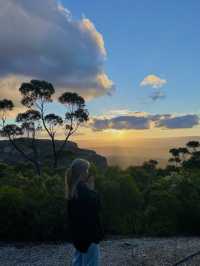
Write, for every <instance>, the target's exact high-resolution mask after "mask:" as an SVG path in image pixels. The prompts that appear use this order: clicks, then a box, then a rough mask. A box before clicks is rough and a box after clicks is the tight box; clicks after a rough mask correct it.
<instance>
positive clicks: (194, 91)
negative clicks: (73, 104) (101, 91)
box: [62, 0, 200, 114]
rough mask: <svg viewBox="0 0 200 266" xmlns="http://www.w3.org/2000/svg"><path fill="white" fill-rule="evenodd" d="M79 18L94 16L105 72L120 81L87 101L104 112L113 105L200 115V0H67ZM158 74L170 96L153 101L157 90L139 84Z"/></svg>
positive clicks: (94, 110) (138, 109)
mask: <svg viewBox="0 0 200 266" xmlns="http://www.w3.org/2000/svg"><path fill="white" fill-rule="evenodd" d="M62 3H63V5H64V6H65V7H66V8H68V9H69V10H70V11H71V13H72V16H73V17H74V18H75V19H79V18H80V17H81V16H85V17H87V18H89V19H90V20H91V21H92V22H93V23H94V24H95V27H96V28H97V30H98V31H99V32H101V33H102V35H103V38H104V41H105V47H106V49H107V53H108V57H107V61H106V64H105V67H106V71H107V73H108V74H109V76H110V78H111V79H112V80H113V81H114V82H115V84H116V91H115V93H114V94H113V95H112V96H110V97H109V96H103V97H100V98H96V99H95V100H92V101H91V102H90V103H88V107H89V109H90V111H91V112H92V113H94V114H100V113H102V112H104V111H106V110H110V109H130V110H136V111H146V112H150V113H168V112H170V113H172V112H174V113H199V111H200V107H199V99H200V90H199V84H200V75H199V69H200V53H199V47H200V34H199V31H200V19H199V11H200V2H199V1H194V0H192V1H187V0H183V1H180V0H179V1H172V0H170V1H160V0H154V1H150V0H142V1H132V0H129V1H127V0H125V1H121V0H118V1H114V0H109V1H105V0H104V1H97V0H96V1H91V0H84V1H76V0H66V1H64V0H63V1H62ZM149 74H156V75H158V76H159V77H161V78H164V79H166V80H167V84H166V85H165V86H163V87H162V88H161V90H162V91H163V92H165V94H166V98H165V99H162V100H159V101H156V102H154V101H151V100H150V99H148V95H150V94H151V93H152V91H154V90H155V89H152V88H149V87H142V88H141V87H140V86H139V84H140V82H141V81H142V80H143V78H144V77H145V76H147V75H149Z"/></svg>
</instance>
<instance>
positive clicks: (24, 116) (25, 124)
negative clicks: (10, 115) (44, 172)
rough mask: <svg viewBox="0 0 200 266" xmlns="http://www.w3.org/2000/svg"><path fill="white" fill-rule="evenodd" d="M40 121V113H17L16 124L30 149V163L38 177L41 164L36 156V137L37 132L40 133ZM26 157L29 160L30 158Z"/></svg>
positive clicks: (30, 110)
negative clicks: (31, 153)
mask: <svg viewBox="0 0 200 266" xmlns="http://www.w3.org/2000/svg"><path fill="white" fill-rule="evenodd" d="M40 119H41V115H40V112H38V111H37V110H32V109H29V110H27V111H26V112H24V113H19V114H18V115H17V118H16V122H17V123H18V124H19V125H20V127H21V130H22V132H23V136H24V137H25V140H26V143H27V145H28V147H30V148H31V149H32V152H33V156H32V158H31V161H32V163H33V164H34V166H35V168H36V171H37V173H38V174H39V175H40V174H41V163H40V158H39V155H38V149H37V141H36V138H37V136H36V135H37V132H39V131H41V125H40ZM24 153H25V152H24ZM28 157H29V158H30V156H28Z"/></svg>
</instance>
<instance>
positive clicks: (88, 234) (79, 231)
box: [68, 181, 104, 252]
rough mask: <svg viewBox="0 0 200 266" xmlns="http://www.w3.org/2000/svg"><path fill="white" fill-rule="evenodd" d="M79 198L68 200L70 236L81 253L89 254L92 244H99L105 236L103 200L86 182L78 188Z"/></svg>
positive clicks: (81, 183)
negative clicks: (102, 212)
mask: <svg viewBox="0 0 200 266" xmlns="http://www.w3.org/2000/svg"><path fill="white" fill-rule="evenodd" d="M77 192H78V197H77V198H73V199H70V200H68V219H69V234H70V239H71V242H72V243H73V244H74V246H75V247H76V249H77V250H79V251H80V252H87V249H88V247H89V245H90V244H91V243H99V242H100V241H101V240H102V239H103V236H104V232H103V227H102V223H101V216H100V212H101V199H100V196H99V194H98V193H97V192H96V191H93V190H91V189H89V188H88V187H87V185H86V184H85V183H84V182H82V181H81V182H80V183H79V184H78V186H77Z"/></svg>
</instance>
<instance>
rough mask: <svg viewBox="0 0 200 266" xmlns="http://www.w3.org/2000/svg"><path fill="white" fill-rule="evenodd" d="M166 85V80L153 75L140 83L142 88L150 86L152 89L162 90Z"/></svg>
mask: <svg viewBox="0 0 200 266" xmlns="http://www.w3.org/2000/svg"><path fill="white" fill-rule="evenodd" d="M166 83H167V80H166V79H161V78H160V77H158V76H156V75H153V74H151V75H148V76H146V77H145V78H144V79H143V80H142V81H141V82H140V86H141V87H144V86H149V87H152V88H161V87H163V86H164V85H165V84H166Z"/></svg>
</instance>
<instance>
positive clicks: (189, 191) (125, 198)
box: [0, 142, 200, 241]
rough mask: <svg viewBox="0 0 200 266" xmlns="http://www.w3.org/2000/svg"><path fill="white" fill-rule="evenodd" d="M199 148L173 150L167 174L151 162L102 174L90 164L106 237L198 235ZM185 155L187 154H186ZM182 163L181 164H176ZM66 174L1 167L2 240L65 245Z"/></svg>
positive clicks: (27, 167)
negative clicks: (57, 241)
mask: <svg viewBox="0 0 200 266" xmlns="http://www.w3.org/2000/svg"><path fill="white" fill-rule="evenodd" d="M199 148H200V144H199V142H190V143H188V144H187V146H186V147H184V149H187V152H184V156H183V148H179V149H175V150H176V151H175V150H173V149H172V150H170V153H171V154H172V159H170V162H169V165H168V166H167V167H166V168H165V169H160V168H158V162H157V161H154V160H150V161H148V162H145V163H144V164H143V165H142V166H131V167H129V168H127V169H125V170H122V169H120V168H119V167H117V166H115V167H114V166H113V167H108V169H107V170H106V171H104V172H102V171H101V169H97V168H96V167H95V165H92V172H93V174H94V175H95V176H96V189H97V190H98V191H99V192H100V193H101V196H102V201H103V212H102V220H103V223H104V228H105V231H106V233H107V234H120V235H121V234H123V235H124V234H129V235H130V234H131V235H137V236H142V235H151V236H152V235H153V236H173V235H199V234H200V228H199V224H200V152H199ZM185 151H186V150H185ZM178 158H179V159H178ZM64 172H65V169H55V170H53V169H50V168H48V167H46V168H45V167H43V172H42V174H41V175H40V176H39V175H36V174H35V172H34V168H33V166H32V165H16V166H10V165H6V164H3V163H1V164H0V214H1V215H0V217H1V218H0V239H1V240H40V241H41V240H42V241H43V240H67V237H68V230H67V209H66V206H67V205H66V199H65V198H64Z"/></svg>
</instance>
